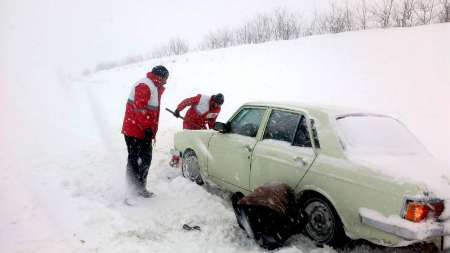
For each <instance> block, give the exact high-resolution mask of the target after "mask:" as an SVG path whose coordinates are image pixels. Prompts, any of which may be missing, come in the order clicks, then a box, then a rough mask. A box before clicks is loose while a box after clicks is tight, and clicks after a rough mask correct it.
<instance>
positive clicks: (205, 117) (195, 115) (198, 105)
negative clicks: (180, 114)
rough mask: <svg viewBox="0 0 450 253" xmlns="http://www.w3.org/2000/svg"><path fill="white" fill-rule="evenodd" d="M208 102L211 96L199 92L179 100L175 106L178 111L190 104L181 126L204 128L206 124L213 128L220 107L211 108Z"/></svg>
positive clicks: (185, 127)
mask: <svg viewBox="0 0 450 253" xmlns="http://www.w3.org/2000/svg"><path fill="white" fill-rule="evenodd" d="M210 104H211V98H210V97H209V96H206V95H201V94H198V95H197V96H195V97H191V98H186V99H185V100H183V101H181V103H180V104H179V105H178V107H177V110H178V111H182V110H183V109H184V108H186V106H191V108H189V110H188V111H187V112H186V115H185V116H184V121H183V128H184V129H194V130H196V129H206V124H208V127H209V128H210V129H211V128H213V127H214V124H215V123H216V118H217V116H218V115H219V112H220V107H218V108H215V109H212V108H211V105H210Z"/></svg>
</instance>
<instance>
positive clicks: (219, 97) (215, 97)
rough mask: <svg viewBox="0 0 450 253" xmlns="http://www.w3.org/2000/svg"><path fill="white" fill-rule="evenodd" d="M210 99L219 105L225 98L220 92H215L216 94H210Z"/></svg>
mask: <svg viewBox="0 0 450 253" xmlns="http://www.w3.org/2000/svg"><path fill="white" fill-rule="evenodd" d="M211 99H212V100H213V101H214V102H216V103H218V104H219V105H222V104H223V102H224V100H225V98H224V96H223V94H222V93H217V94H216V95H212V96H211Z"/></svg>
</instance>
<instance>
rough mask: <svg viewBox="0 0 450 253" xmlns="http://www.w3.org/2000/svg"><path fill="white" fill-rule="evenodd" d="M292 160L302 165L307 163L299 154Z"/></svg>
mask: <svg viewBox="0 0 450 253" xmlns="http://www.w3.org/2000/svg"><path fill="white" fill-rule="evenodd" d="M294 162H298V163H300V164H301V166H302V167H304V166H306V165H307V164H308V161H307V160H306V159H305V158H303V157H301V156H296V157H294Z"/></svg>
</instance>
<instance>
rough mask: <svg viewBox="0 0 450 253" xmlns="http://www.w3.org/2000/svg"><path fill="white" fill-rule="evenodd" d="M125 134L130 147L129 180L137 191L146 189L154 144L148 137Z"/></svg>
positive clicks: (128, 147) (130, 184)
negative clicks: (140, 137) (139, 137)
mask: <svg viewBox="0 0 450 253" xmlns="http://www.w3.org/2000/svg"><path fill="white" fill-rule="evenodd" d="M124 136H125V142H126V144H127V149H128V163H127V181H128V183H129V186H132V187H134V188H135V190H136V191H138V192H139V191H141V190H143V189H145V186H146V185H147V175H148V169H149V168H150V163H151V162H152V144H151V141H148V140H146V139H144V140H141V139H136V138H133V137H130V136H126V135H124Z"/></svg>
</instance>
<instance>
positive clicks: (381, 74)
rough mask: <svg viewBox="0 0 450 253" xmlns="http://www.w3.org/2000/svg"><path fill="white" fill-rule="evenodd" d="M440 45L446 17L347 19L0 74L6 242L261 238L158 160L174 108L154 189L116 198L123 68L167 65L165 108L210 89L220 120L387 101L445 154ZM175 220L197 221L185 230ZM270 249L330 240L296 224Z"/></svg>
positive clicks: (131, 77) (448, 27)
mask: <svg viewBox="0 0 450 253" xmlns="http://www.w3.org/2000/svg"><path fill="white" fill-rule="evenodd" d="M448 45H450V24H440V25H432V26H424V27H417V28H410V29H389V30H373V31H365V32H351V33H344V34H338V35H326V36H313V37H308V38H303V39H300V40H295V41H282V42H271V43H266V44H260V45H247V46H242V47H237V48H228V49H220V50H214V51H208V52H198V53H191V54H186V55H183V56H178V57H169V58H164V59H160V60H154V61H149V62H143V63H138V64H133V65H128V66H123V67H119V68H116V69H112V70H109V71H103V72H99V73H95V74H94V75H91V76H81V77H77V78H71V79H68V78H66V77H57V78H56V79H54V80H53V79H48V78H50V75H46V73H41V74H42V77H45V78H47V79H48V84H42V83H39V84H36V86H35V87H30V86H24V85H16V86H12V85H8V86H2V89H3V88H4V89H7V91H8V92H7V93H6V94H8V97H6V96H5V95H3V96H2V99H1V100H0V103H1V104H0V105H1V107H3V108H7V110H2V119H6V120H5V121H4V122H5V123H4V124H2V125H3V126H2V131H1V132H0V138H1V140H2V143H1V150H2V153H1V154H0V161H1V163H2V172H1V178H0V180H1V184H0V200H1V205H2V206H1V208H0V242H1V244H2V246H1V247H2V252H262V251H263V250H262V249H260V248H259V247H258V246H257V245H256V244H255V243H254V242H253V241H251V240H250V239H247V238H246V236H245V235H244V233H243V231H241V230H240V229H239V228H238V226H237V224H236V222H235V220H234V215H233V212H232V209H231V207H230V204H229V201H228V200H227V197H226V194H225V193H222V192H220V191H217V190H215V189H209V190H206V189H204V188H201V187H199V186H197V185H195V184H192V183H189V182H188V181H187V180H184V179H183V178H181V177H180V172H179V171H177V170H175V169H172V168H170V167H169V166H168V161H169V149H170V147H171V145H172V137H173V133H174V132H175V131H177V130H179V129H181V122H179V121H177V120H176V119H175V118H173V117H172V116H171V115H170V114H168V113H166V112H165V111H163V110H162V111H161V120H160V130H159V132H158V135H157V143H156V147H155V149H154V158H153V162H152V166H151V170H150V173H149V181H148V186H149V189H150V190H151V191H153V192H155V193H156V197H154V198H152V199H148V200H142V201H139V203H138V204H137V206H136V207H128V206H126V205H124V204H123V202H122V201H123V197H124V182H123V181H124V173H125V168H124V167H125V159H126V149H125V145H124V140H123V136H122V135H121V134H120V128H121V124H122V117H123V112H124V109H125V102H126V98H127V96H128V94H129V89H130V87H131V85H132V84H133V82H134V81H136V80H138V79H140V78H141V77H142V76H143V75H145V73H146V71H148V70H149V69H150V68H151V67H152V66H153V65H156V64H164V65H166V66H167V67H168V68H169V70H170V71H171V75H170V79H169V82H168V84H167V86H166V87H167V90H166V93H165V94H164V97H163V100H162V107H163V108H164V107H170V108H174V107H175V106H176V105H177V103H178V102H180V101H181V100H182V99H183V98H185V97H187V96H192V95H195V94H197V93H206V94H212V93H216V92H219V91H220V92H222V93H224V94H225V104H224V107H223V112H222V113H221V115H220V116H219V120H222V121H225V120H226V119H227V118H228V117H229V116H230V115H231V113H232V112H234V110H236V109H237V107H238V106H239V105H240V104H242V103H243V102H247V101H250V100H281V101H282V100H290V101H299V102H305V103H309V102H311V103H320V104H337V105H342V106H352V107H360V108H363V109H366V110H368V111H375V112H380V113H386V114H389V115H392V116H394V117H396V118H398V119H400V120H401V121H402V122H404V123H405V124H406V125H407V126H408V127H409V129H410V130H411V131H412V132H413V133H414V134H415V135H417V137H418V138H419V140H421V141H422V142H423V143H424V144H425V146H426V147H427V148H428V149H429V150H430V153H432V154H433V155H434V156H435V157H437V158H438V159H440V160H442V161H444V162H446V163H447V164H449V163H450V155H449V154H450V132H449V131H448V129H449V128H450V118H449V117H448V115H449V108H450V107H449V102H448V97H449V95H450V72H449V71H448V70H449V69H450V52H449V47H448ZM23 78H27V79H32V78H38V77H36V76H32V77H31V76H26V75H24V77H23ZM37 80H45V79H44V78H39V79H37ZM2 85H3V84H2ZM3 94H5V93H3ZM419 169H423V168H419ZM411 173H414V171H411ZM183 223H189V224H192V225H200V226H201V227H202V231H200V232H198V231H191V232H186V231H183V230H182V229H181V226H182V224H183ZM379 250H380V249H375V250H372V249H369V248H368V246H360V247H358V248H356V249H355V250H353V251H354V252H361V251H369V252H372V251H374V252H377V251H379ZM381 250H383V251H393V250H392V249H381ZM403 251H405V252H407V251H408V249H404V250H403ZM280 252H314V253H319V252H327V253H329V252H334V250H333V249H330V248H326V247H325V248H317V247H315V246H314V245H313V243H312V242H311V241H309V240H308V239H306V238H304V237H303V236H295V237H294V238H292V239H291V240H289V241H288V245H287V246H286V247H285V248H283V249H281V250H280ZM397 252H399V251H397Z"/></svg>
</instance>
